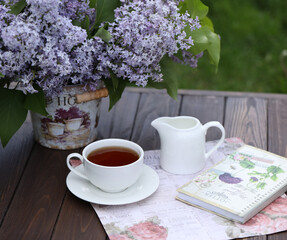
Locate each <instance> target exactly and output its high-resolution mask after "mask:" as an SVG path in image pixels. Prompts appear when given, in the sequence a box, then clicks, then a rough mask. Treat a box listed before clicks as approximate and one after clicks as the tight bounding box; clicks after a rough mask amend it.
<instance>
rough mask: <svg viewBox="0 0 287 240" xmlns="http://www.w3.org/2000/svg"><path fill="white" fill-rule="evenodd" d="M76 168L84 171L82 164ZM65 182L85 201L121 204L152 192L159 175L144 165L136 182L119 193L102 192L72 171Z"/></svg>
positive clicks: (155, 187) (131, 201)
mask: <svg viewBox="0 0 287 240" xmlns="http://www.w3.org/2000/svg"><path fill="white" fill-rule="evenodd" d="M77 169H78V170H79V171H81V172H83V173H84V167H83V165H82V164H81V165H80V166H78V167H77ZM66 184H67V187H68V189H69V190H70V191H71V192H72V193H73V194H74V195H75V196H77V197H78V198H81V199H83V200H85V201H88V202H91V203H97V204H103V205H122V204H128V203H134V202H137V201H140V200H142V199H145V198H147V197H148V196H150V195H151V194H153V193H154V192H155V191H156V189H157V188H158V185H159V177H158V175H157V173H156V172H155V171H154V170H153V169H152V168H151V167H149V166H147V165H144V166H143V173H142V175H141V176H140V178H139V179H138V180H137V182H136V183H135V184H134V185H132V186H131V187H129V188H127V189H126V190H124V191H122V192H119V193H107V192H103V191H102V190H100V189H99V188H97V187H95V186H94V185H93V184H92V183H90V182H89V181H87V180H85V179H83V178H81V177H79V176H78V175H76V174H74V173H73V172H70V173H69V174H68V176H67V179H66Z"/></svg>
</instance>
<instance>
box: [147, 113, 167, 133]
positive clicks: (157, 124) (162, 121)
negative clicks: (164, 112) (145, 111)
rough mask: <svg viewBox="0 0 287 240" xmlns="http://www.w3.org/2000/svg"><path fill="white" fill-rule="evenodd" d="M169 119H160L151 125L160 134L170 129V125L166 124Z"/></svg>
mask: <svg viewBox="0 0 287 240" xmlns="http://www.w3.org/2000/svg"><path fill="white" fill-rule="evenodd" d="M166 120H167V117H160V118H157V119H155V120H153V121H152V122H151V125H152V126H153V127H154V128H155V129H156V130H157V131H158V132H159V133H160V132H161V131H163V130H165V129H166V128H168V127H169V124H167V123H166Z"/></svg>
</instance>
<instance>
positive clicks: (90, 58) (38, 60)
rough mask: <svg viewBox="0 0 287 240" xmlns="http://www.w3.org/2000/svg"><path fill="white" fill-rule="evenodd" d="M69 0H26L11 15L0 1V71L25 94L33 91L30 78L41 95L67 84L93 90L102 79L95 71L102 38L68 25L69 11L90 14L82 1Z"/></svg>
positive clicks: (71, 13) (69, 20)
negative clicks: (41, 91) (69, 0)
mask: <svg viewBox="0 0 287 240" xmlns="http://www.w3.org/2000/svg"><path fill="white" fill-rule="evenodd" d="M7 2H8V1H6V3H7ZM9 2H10V1H9ZM75 2H76V1H71V2H70V3H69V2H68V1H63V2H61V1H60V0H27V4H28V6H29V7H28V8H25V10H24V11H23V12H22V13H20V14H19V15H17V16H14V15H12V14H9V13H8V10H9V8H7V7H5V5H4V4H5V2H4V4H3V1H2V4H1V1H0V4H1V5H0V72H1V73H2V74H3V75H5V76H6V77H7V78H11V79H13V80H16V81H17V82H19V84H20V85H21V86H22V87H24V88H25V90H27V91H28V92H30V93H33V92H36V90H35V89H34V87H33V83H35V82H36V83H37V84H38V85H39V86H40V87H41V88H42V89H43V90H44V91H45V92H46V94H47V95H53V94H54V93H56V92H60V91H61V89H62V87H63V86H66V85H67V84H68V83H69V82H70V83H74V84H84V85H87V84H89V86H90V87H91V88H96V87H97V85H98V84H99V83H100V79H101V78H102V75H101V74H100V73H99V72H98V71H96V69H97V67H98V66H97V58H98V55H100V54H101V53H102V52H103V51H104V42H103V41H102V40H101V39H100V38H99V37H94V38H93V39H88V38H87V32H86V31H85V30H84V29H82V28H80V27H77V26H74V25H73V24H72V21H71V19H72V18H73V17H75V16H74V14H75V13H74V12H73V11H74V10H75V9H79V10H80V11H81V12H83V13H85V14H86V13H90V14H92V11H91V10H90V9H88V2H87V1H82V2H81V1H77V4H78V5H76V3H75ZM81 3H82V4H81ZM6 6H7V4H6ZM8 6H9V5H8ZM64 6H65V8H64ZM74 7H75V9H74ZM63 9H65V11H64V10H63ZM71 9H72V10H71ZM76 12H77V13H78V12H79V11H76ZM67 16H68V17H70V18H68V17H67ZM84 16H85V15H84ZM101 69H102V68H101Z"/></svg>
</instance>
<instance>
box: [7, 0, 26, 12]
mask: <svg viewBox="0 0 287 240" xmlns="http://www.w3.org/2000/svg"><path fill="white" fill-rule="evenodd" d="M26 6H27V2H26V0H20V1H19V2H17V3H15V4H14V5H13V6H11V8H10V11H9V13H11V14H14V15H18V14H19V13H20V12H22V11H23V9H24V8H25V7H26Z"/></svg>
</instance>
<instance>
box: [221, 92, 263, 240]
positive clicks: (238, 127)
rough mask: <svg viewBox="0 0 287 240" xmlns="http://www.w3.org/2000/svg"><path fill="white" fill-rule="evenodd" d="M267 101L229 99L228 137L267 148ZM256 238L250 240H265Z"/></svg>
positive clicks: (226, 127)
mask: <svg viewBox="0 0 287 240" xmlns="http://www.w3.org/2000/svg"><path fill="white" fill-rule="evenodd" d="M267 120H268V119H267V101H266V100H264V99H258V98H233V97H228V98H227V101H226V110H225V121H224V125H225V130H226V135H227V137H239V138H241V139H242V140H243V141H244V142H245V143H246V144H250V145H253V146H256V147H260V148H263V149H266V148H267ZM263 239H266V236H256V237H251V238H248V240H263Z"/></svg>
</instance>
